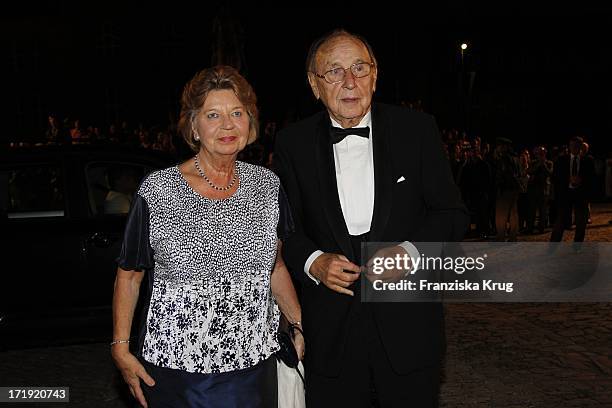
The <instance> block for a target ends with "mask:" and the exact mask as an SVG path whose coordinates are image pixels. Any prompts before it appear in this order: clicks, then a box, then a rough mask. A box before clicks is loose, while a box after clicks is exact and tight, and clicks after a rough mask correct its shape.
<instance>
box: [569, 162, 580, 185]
mask: <svg viewBox="0 0 612 408" xmlns="http://www.w3.org/2000/svg"><path fill="white" fill-rule="evenodd" d="M574 160H576V174H574V173H573V172H572V170H573V165H574ZM569 171H570V179H571V177H572V176H577V175H578V174H579V173H580V155H577V154H570V162H569ZM569 188H571V189H572V190H573V189H575V188H576V186H575V185H573V184H572V183H571V181H570V183H569Z"/></svg>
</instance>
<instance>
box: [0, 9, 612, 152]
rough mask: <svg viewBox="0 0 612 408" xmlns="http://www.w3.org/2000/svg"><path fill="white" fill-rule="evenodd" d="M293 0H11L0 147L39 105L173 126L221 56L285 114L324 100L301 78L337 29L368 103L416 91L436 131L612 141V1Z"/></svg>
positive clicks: (37, 116)
mask: <svg viewBox="0 0 612 408" xmlns="http://www.w3.org/2000/svg"><path fill="white" fill-rule="evenodd" d="M96 3H97V5H96ZM302 4H303V5H300V6H293V7H288V6H285V7H283V8H272V7H264V6H255V5H251V6H242V5H240V4H239V3H230V2H202V3H199V4H198V5H197V6H195V5H192V4H188V3H180V2H163V4H161V5H159V6H152V5H151V2H143V1H137V2H130V3H129V4H128V3H126V4H123V5H119V4H113V3H106V2H104V3H103V2H94V3H93V5H92V4H91V3H89V4H86V5H85V4H80V3H76V2H69V1H54V2H46V3H42V4H31V3H27V4H26V3H24V4H17V5H13V6H12V10H6V12H5V13H3V15H2V17H0V19H1V20H0V26H1V28H0V46H1V47H2V58H3V59H4V63H3V64H2V65H1V69H2V72H1V77H2V78H3V83H4V84H3V86H2V88H3V92H2V100H3V101H2V103H3V105H4V107H3V109H2V111H3V119H2V121H3V135H2V141H3V142H7V141H11V140H17V139H19V140H28V139H30V138H35V137H36V136H37V135H40V134H42V133H43V132H44V129H45V128H46V125H47V123H46V119H47V115H48V114H49V113H54V114H56V115H58V116H59V117H60V118H65V117H69V118H80V119H81V123H82V125H84V126H88V125H90V124H91V125H96V126H99V127H101V128H102V130H103V131H105V130H106V128H107V127H108V125H109V124H110V123H111V122H114V121H119V120H127V121H128V122H129V124H130V125H131V126H132V127H134V126H136V125H138V123H143V124H144V125H145V126H154V125H159V126H167V125H168V123H169V122H170V121H173V120H176V116H177V114H178V111H179V105H178V101H179V97H180V93H181V90H182V87H183V86H184V84H185V83H186V82H187V81H188V80H189V79H190V78H191V77H192V76H193V74H194V73H195V72H196V71H198V70H200V69H202V68H205V67H207V66H210V65H211V64H212V63H213V62H214V61H215V60H219V59H225V60H229V61H234V62H235V63H236V64H240V68H241V71H242V72H243V73H244V74H245V75H246V77H247V79H248V80H249V81H250V82H251V83H252V85H253V86H254V88H255V91H256V93H257V94H258V97H259V106H260V109H261V115H262V118H263V119H264V120H267V119H273V120H277V121H279V122H280V123H286V122H287V121H293V120H296V119H298V118H301V117H305V116H307V115H309V114H310V113H312V112H314V111H316V110H318V109H320V106H318V105H316V104H315V103H314V98H313V97H312V95H311V94H310V90H309V88H308V86H307V81H306V76H305V72H304V60H305V56H306V52H307V50H308V46H309V44H310V43H311V41H312V40H313V39H315V38H316V37H318V36H319V35H321V34H323V33H325V32H326V31H328V30H329V29H332V28H334V27H344V28H346V29H348V30H349V31H354V32H357V33H360V34H362V35H364V36H365V37H366V38H368V39H369V40H370V42H371V43H372V45H373V47H374V50H375V52H376V54H377V57H378V61H379V83H378V89H377V93H376V98H377V100H380V101H384V102H390V103H400V102H402V101H407V102H415V101H418V100H420V101H422V104H423V106H424V109H425V110H426V111H427V112H430V113H432V114H434V115H435V116H436V118H437V120H438V123H439V125H440V127H441V128H452V127H454V128H458V129H461V130H464V129H467V131H468V134H469V135H470V136H480V137H482V138H483V139H485V140H492V139H494V138H495V137H497V136H505V137H510V138H512V139H514V140H515V141H517V142H518V143H519V144H525V145H529V144H535V143H536V142H544V143H551V144H561V143H564V142H565V141H566V140H567V138H568V137H569V136H571V135H573V134H575V133H581V134H583V135H584V136H586V138H587V140H588V141H589V142H590V143H591V146H592V149H593V150H594V151H596V152H603V153H604V154H605V153H607V152H608V151H609V150H610V141H609V139H610V137H609V135H611V134H612V115H611V113H612V96H611V92H610V91H611V90H612V79H611V77H610V75H611V73H612V45H611V42H610V37H611V36H610V29H611V27H612V11H611V10H612V6H602V5H599V6H596V5H590V4H588V3H585V2H577V3H574V4H573V5H572V7H570V6H558V5H553V4H550V5H543V4H542V3H541V2H536V1H533V2H503V1H502V2H490V3H484V2H469V1H463V2H461V1H459V2H453V3H452V4H450V3H440V4H430V5H428V6H421V7H415V6H414V5H412V2H406V3H405V4H402V5H398V4H397V3H395V4H392V3H383V2H369V3H366V4H358V3H346V2H344V3H341V4H340V6H330V5H333V4H337V3H333V2H308V3H302ZM404 9H405V10H404ZM463 41H466V42H467V43H468V44H469V45H470V47H469V48H468V50H467V51H466V53H465V55H464V60H463V64H462V62H461V57H460V51H459V44H460V43H461V42H463ZM470 78H471V79H472V86H471V87H470V86H469V84H470ZM4 114H6V116H5V115H4Z"/></svg>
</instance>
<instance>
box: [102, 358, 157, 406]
mask: <svg viewBox="0 0 612 408" xmlns="http://www.w3.org/2000/svg"><path fill="white" fill-rule="evenodd" d="M115 347H116V346H115ZM111 354H112V356H113V360H115V365H116V366H117V368H118V369H119V371H121V375H122V376H123V379H124V380H125V382H126V383H127V385H128V386H129V387H130V392H131V393H132V395H133V396H134V398H136V399H137V400H138V402H139V403H140V405H142V406H143V407H145V408H147V401H146V400H145V397H144V394H143V393H142V389H141V388H140V379H142V380H143V381H144V382H145V384H147V385H148V386H149V387H152V386H154V385H155V380H153V378H151V376H150V375H149V374H148V373H147V372H146V370H145V368H144V367H143V365H142V364H140V361H138V359H137V358H136V357H134V355H133V354H132V353H130V352H129V350H127V349H124V350H120V349H119V347H117V350H115V348H113V350H112V353H111Z"/></svg>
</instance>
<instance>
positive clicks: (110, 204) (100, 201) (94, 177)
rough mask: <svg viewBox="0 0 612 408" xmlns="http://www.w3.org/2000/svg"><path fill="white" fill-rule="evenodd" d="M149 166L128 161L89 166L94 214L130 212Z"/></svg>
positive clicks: (88, 176)
mask: <svg viewBox="0 0 612 408" xmlns="http://www.w3.org/2000/svg"><path fill="white" fill-rule="evenodd" d="M148 171H149V168H147V167H145V166H142V165H135V164H129V163H113V162H96V163H90V164H89V165H87V168H86V175H87V190H88V194H89V207H90V210H91V214H93V215H121V214H127V212H128V211H129V209H130V204H131V203H132V198H133V196H134V193H135V192H136V191H137V190H138V186H139V185H140V181H141V180H142V178H143V177H144V175H145V174H147V172H148Z"/></svg>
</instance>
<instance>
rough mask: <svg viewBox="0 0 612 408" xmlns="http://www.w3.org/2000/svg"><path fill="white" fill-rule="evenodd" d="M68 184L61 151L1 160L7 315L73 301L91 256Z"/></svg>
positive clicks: (1, 307)
mask: <svg viewBox="0 0 612 408" xmlns="http://www.w3.org/2000/svg"><path fill="white" fill-rule="evenodd" d="M68 184H69V183H68V181H67V174H66V168H65V164H64V163H63V161H62V156H61V155H55V156H54V155H51V156H45V155H36V156H32V157H21V158H20V159H19V160H15V161H11V162H4V163H2V164H0V197H1V201H2V213H3V216H2V223H3V224H4V228H3V235H4V236H5V238H6V241H5V242H6V244H5V247H4V250H5V251H6V253H5V254H6V255H5V257H3V258H4V261H5V263H4V265H3V267H2V280H3V284H2V285H0V288H2V289H0V291H1V293H0V299H1V300H0V302H1V303H0V313H3V314H4V317H5V319H9V320H10V319H11V318H12V317H11V316H17V315H24V314H31V313H45V312H48V311H50V310H55V309H61V308H66V307H70V305H71V296H72V293H73V291H74V290H75V288H74V287H73V285H72V283H73V282H74V280H73V278H74V275H75V274H76V272H77V271H80V270H82V269H83V267H84V263H85V258H84V257H83V256H82V251H81V243H80V240H79V237H78V235H76V234H75V230H76V226H75V224H74V222H72V221H71V219H70V209H69V206H68V199H69V195H68V190H67V185H68ZM5 323H6V322H5Z"/></svg>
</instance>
